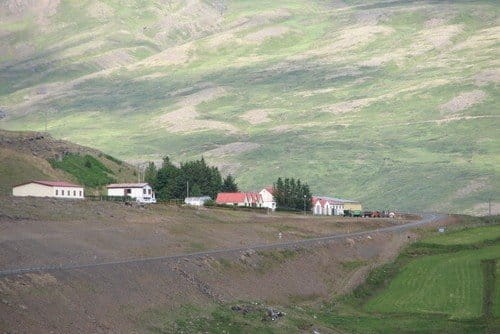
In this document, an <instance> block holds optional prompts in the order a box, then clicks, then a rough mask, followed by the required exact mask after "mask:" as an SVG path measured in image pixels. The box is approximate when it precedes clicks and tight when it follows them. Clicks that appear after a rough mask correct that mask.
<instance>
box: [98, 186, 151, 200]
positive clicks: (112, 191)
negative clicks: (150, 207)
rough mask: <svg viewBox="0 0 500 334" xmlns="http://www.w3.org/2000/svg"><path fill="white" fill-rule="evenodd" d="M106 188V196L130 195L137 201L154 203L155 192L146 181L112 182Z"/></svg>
mask: <svg viewBox="0 0 500 334" xmlns="http://www.w3.org/2000/svg"><path fill="white" fill-rule="evenodd" d="M106 188H107V190H108V196H114V197H130V198H131V199H134V200H135V201H136V202H138V203H156V196H155V192H154V191H153V188H152V187H151V186H150V185H149V184H148V183H113V184H109V185H107V186H106Z"/></svg>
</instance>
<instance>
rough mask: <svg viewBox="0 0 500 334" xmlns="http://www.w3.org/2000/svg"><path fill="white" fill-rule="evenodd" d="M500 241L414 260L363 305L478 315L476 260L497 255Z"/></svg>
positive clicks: (371, 308) (478, 267)
mask: <svg viewBox="0 0 500 334" xmlns="http://www.w3.org/2000/svg"><path fill="white" fill-rule="evenodd" d="M499 254H500V245H496V246H493V247H486V248H483V249H480V250H467V251H461V252H456V253H451V254H442V255H434V256H429V257H424V258H421V259H418V260H414V261H412V262H410V263H409V264H408V265H406V266H405V267H404V268H403V269H402V270H401V272H400V274H399V275H397V276H396V278H395V279H394V280H393V281H392V282H391V283H390V284H389V287H388V288H387V289H386V290H385V291H384V292H383V293H382V294H380V295H378V296H376V297H375V298H373V299H372V300H370V301H369V302H368V303H367V304H366V306H365V309H366V310H368V311H371V312H382V313H388V312H389V313H392V312H398V313H401V312H412V313H444V314H449V315H451V316H453V317H456V318H472V317H479V316H480V315H481V311H482V309H481V307H482V291H483V278H482V275H481V265H480V261H481V260H482V259H489V258H495V257H498V256H499Z"/></svg>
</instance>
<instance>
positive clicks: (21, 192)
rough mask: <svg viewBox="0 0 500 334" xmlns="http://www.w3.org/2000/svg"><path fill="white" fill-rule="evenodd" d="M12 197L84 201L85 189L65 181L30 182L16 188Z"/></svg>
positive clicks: (13, 189)
mask: <svg viewBox="0 0 500 334" xmlns="http://www.w3.org/2000/svg"><path fill="white" fill-rule="evenodd" d="M12 195H14V196H21V197H27V196H33V197H53V198H72V199H83V198H84V189H83V187H82V186H81V185H78V184H73V183H69V182H64V181H29V182H25V183H22V184H18V185H17V186H14V187H13V188H12Z"/></svg>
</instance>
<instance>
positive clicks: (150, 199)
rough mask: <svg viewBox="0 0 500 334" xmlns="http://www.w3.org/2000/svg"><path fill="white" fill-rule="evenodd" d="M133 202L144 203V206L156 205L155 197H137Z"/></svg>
mask: <svg viewBox="0 0 500 334" xmlns="http://www.w3.org/2000/svg"><path fill="white" fill-rule="evenodd" d="M135 200H136V202H137V203H145V204H149V203H153V204H154V203H156V198H155V197H137V198H136V199H135Z"/></svg>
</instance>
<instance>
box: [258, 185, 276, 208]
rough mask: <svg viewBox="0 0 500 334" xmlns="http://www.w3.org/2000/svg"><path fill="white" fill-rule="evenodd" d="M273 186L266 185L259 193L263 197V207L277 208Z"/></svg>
mask: <svg viewBox="0 0 500 334" xmlns="http://www.w3.org/2000/svg"><path fill="white" fill-rule="evenodd" d="M273 191H274V189H273V187H265V188H264V189H262V190H261V191H260V192H259V194H260V196H261V198H262V207H263V208H269V209H271V210H273V211H274V210H276V201H275V200H274V195H273Z"/></svg>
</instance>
